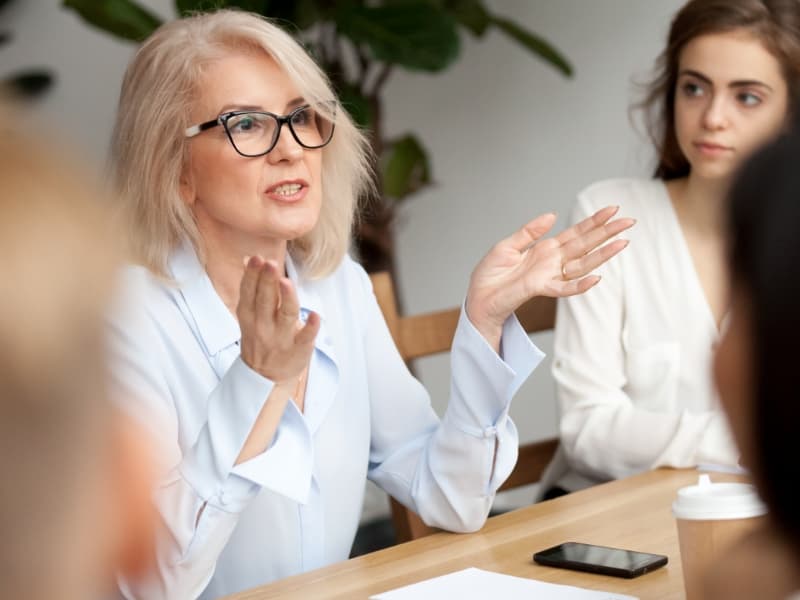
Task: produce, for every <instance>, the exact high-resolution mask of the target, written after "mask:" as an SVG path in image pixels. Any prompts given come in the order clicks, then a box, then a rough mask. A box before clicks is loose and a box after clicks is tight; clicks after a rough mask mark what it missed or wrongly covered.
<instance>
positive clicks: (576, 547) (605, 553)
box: [533, 542, 667, 577]
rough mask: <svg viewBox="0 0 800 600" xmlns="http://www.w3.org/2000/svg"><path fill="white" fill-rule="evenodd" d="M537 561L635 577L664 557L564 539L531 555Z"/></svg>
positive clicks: (659, 565)
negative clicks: (564, 541)
mask: <svg viewBox="0 0 800 600" xmlns="http://www.w3.org/2000/svg"><path fill="white" fill-rule="evenodd" d="M533 560H534V561H536V562H537V563H539V564H544V565H548V566H553V567H563V568H565V569H576V570H579V571H589V572H591V573H603V574H605V575H615V576H617V577H636V576H638V575H642V574H643V573H647V572H648V571H652V570H653V569H655V568H658V567H661V566H663V565H665V564H667V557H666V556H662V555H660V554H650V553H648V552H637V551H635V550H624V549H622V548H609V547H607V546H595V545H592V544H582V543H579V542H566V543H564V544H559V545H558V546H553V547H552V548H548V549H547V550H542V551H541V552H537V553H536V554H534V555H533Z"/></svg>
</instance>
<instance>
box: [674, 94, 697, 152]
mask: <svg viewBox="0 0 800 600" xmlns="http://www.w3.org/2000/svg"><path fill="white" fill-rule="evenodd" d="M695 121H696V118H695V115H694V114H693V110H692V107H691V106H687V104H686V103H685V102H682V101H681V100H680V99H676V100H675V137H676V138H677V140H678V145H679V146H680V148H681V150H683V153H684V154H686V146H687V144H688V143H689V142H690V140H691V137H692V134H693V132H694V129H695V128H694V125H693V124H694V122H695Z"/></svg>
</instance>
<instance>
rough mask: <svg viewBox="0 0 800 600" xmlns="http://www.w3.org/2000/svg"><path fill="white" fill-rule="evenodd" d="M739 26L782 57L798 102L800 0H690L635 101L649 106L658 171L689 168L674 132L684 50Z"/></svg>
mask: <svg viewBox="0 0 800 600" xmlns="http://www.w3.org/2000/svg"><path fill="white" fill-rule="evenodd" d="M736 29H744V30H747V31H748V32H750V33H752V34H753V35H754V36H755V37H756V38H757V39H758V40H759V41H760V42H761V43H762V44H763V45H764V47H765V48H766V49H767V51H768V52H769V53H770V54H772V55H773V56H774V57H775V59H776V60H777V61H778V62H779V63H780V65H781V69H782V70H783V76H784V78H785V80H786V84H787V87H788V89H789V100H790V106H796V105H798V101H800V0H690V1H689V2H687V3H686V4H685V5H684V6H683V8H682V9H681V10H680V11H679V12H678V14H677V15H675V18H674V19H673V20H672V25H671V27H670V30H669V36H668V38H667V47H666V48H665V49H664V51H663V52H662V53H661V55H660V56H659V58H658V61H657V62H656V68H655V75H654V77H653V79H652V80H651V81H650V83H649V84H648V85H647V86H646V88H645V97H644V99H643V100H642V102H641V103H639V104H638V105H636V106H635V108H641V109H643V111H644V114H645V123H646V126H647V130H648V134H649V136H650V139H651V140H652V141H653V144H654V145H655V147H656V152H657V154H658V166H657V167H656V169H655V173H654V176H655V177H658V178H660V179H665V180H669V179H677V178H679V177H685V176H686V175H688V174H689V170H690V165H689V162H688V161H687V160H686V157H685V156H684V154H683V152H682V151H681V149H680V146H679V145H678V139H677V137H676V134H675V86H676V82H677V79H678V67H679V62H680V56H681V52H682V51H683V49H684V48H685V47H686V44H688V43H689V42H690V41H691V40H693V39H694V38H696V37H699V36H701V35H707V34H713V33H725V32H728V31H733V30H736Z"/></svg>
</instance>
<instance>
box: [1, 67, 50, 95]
mask: <svg viewBox="0 0 800 600" xmlns="http://www.w3.org/2000/svg"><path fill="white" fill-rule="evenodd" d="M52 84H53V76H52V75H51V74H50V73H49V72H47V71H43V70H37V71H23V72H21V73H16V74H14V75H11V76H9V77H5V78H4V79H3V80H2V82H0V87H2V88H6V87H8V88H9V89H10V90H11V93H12V94H15V95H19V96H23V97H25V98H36V97H38V96H41V95H42V94H43V93H44V92H46V91H47V90H48V89H49V88H50V86H51V85H52Z"/></svg>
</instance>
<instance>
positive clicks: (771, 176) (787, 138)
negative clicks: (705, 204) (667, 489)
mask: <svg viewBox="0 0 800 600" xmlns="http://www.w3.org/2000/svg"><path fill="white" fill-rule="evenodd" d="M798 161H800V129H797V127H795V128H794V129H793V131H792V133H791V134H788V135H784V136H781V137H780V138H779V139H778V140H776V141H775V142H773V143H772V144H769V145H768V146H766V147H765V148H763V149H762V150H761V151H760V152H758V153H756V154H755V155H754V156H753V157H752V158H751V159H750V160H749V161H748V162H747V163H746V164H745V165H744V167H743V169H742V170H741V172H740V173H739V174H738V176H737V178H736V181H735V183H734V186H733V188H732V192H731V194H730V210H729V233H730V253H729V266H730V270H731V273H732V276H733V285H734V287H735V288H736V289H737V291H741V292H744V295H745V296H746V297H747V299H748V301H749V302H748V305H749V307H750V312H749V321H750V330H751V332H752V346H751V347H752V356H753V365H752V368H753V379H752V381H753V387H754V389H752V390H748V391H749V392H750V396H751V398H752V407H753V410H752V413H751V414H752V419H753V428H754V449H755V457H754V458H753V460H754V461H755V464H754V465H752V468H753V473H754V476H755V479H756V484H757V485H758V488H759V491H760V493H761V495H762V497H763V498H764V501H765V502H766V503H767V504H768V506H769V508H770V512H771V514H772V515H773V517H774V519H775V521H776V523H777V524H778V525H779V526H780V529H781V530H782V531H783V532H785V533H786V534H787V536H788V538H789V539H790V541H792V542H793V543H794V545H795V547H796V548H797V549H798V550H800V510H798V506H800V491H798V490H800V488H798V486H797V482H798V480H800V462H799V461H798V453H797V449H798V446H797V439H798V434H797V428H798V424H800V386H799V385H798V375H797V374H798V370H799V369H800V366H798V361H797V356H798V353H797V350H796V348H795V347H794V345H795V344H796V343H797V342H798V340H799V339H800V168H798Z"/></svg>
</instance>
